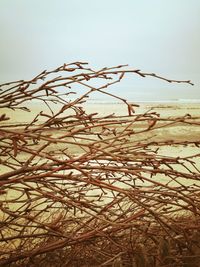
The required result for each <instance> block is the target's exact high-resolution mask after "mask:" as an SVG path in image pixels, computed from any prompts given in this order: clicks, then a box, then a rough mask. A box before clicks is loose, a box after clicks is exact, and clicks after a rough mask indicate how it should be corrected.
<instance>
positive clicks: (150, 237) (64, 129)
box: [0, 62, 200, 267]
mask: <svg viewBox="0 0 200 267" xmlns="http://www.w3.org/2000/svg"><path fill="white" fill-rule="evenodd" d="M128 73H131V74H134V75H138V76H141V77H148V76H150V77H154V78H157V79H161V80H164V81H167V82H173V83H186V84H191V85H192V83H191V81H178V80H170V79H166V78H164V77H161V76H158V75H156V74H154V73H144V72H142V71H140V70H138V69H136V70H135V69H129V68H128V67H127V66H122V65H121V66H117V67H111V68H103V69H100V70H98V71H96V70H93V69H91V68H89V67H88V66H87V64H86V63H84V62H74V63H71V64H64V65H63V66H61V67H59V68H56V69H55V70H52V71H43V72H42V73H40V74H39V75H37V76H36V77H34V78H33V79H32V80H29V81H23V80H20V81H16V82H11V83H6V84H3V85H1V86H0V90H1V91H0V108H1V110H2V111H3V113H2V115H0V123H1V127H0V166H1V172H0V186H1V190H0V194H1V196H0V221H1V222H0V242H1V244H0V246H1V252H0V264H1V266H16V265H13V264H18V265H19V266H22V265H21V264H27V266H38V265H37V264H38V261H39V262H40V265H41V266H43V265H42V264H43V261H45V260H47V258H48V257H49V258H48V259H50V258H51V255H53V257H54V259H55V257H59V258H61V257H65V265H63V266H122V265H119V264H122V263H123V266H138V267H139V266H167V264H171V265H170V266H179V265H180V264H182V262H183V261H184V262H185V261H187V260H188V258H189V259H192V262H193V264H194V261H195V260H196V258H198V257H197V256H196V255H197V254H198V253H199V249H198V245H199V243H198V242H199V241H200V240H199V239H198V241H196V239H195V238H196V237H197V236H198V235H199V214H200V208H199V207H200V206H199V178H200V171H199V166H198V161H199V155H200V153H199V145H200V140H199V139H198V140H196V139H195V140H192V139H190V140H188V139H185V140H182V139H181V140H179V139H176V140H170V139H168V138H166V137H165V138H161V137H159V136H160V133H163V132H164V131H167V130H168V129H169V128H170V127H171V128H172V129H174V128H173V127H177V126H179V127H192V129H193V130H195V131H198V129H199V124H200V121H199V118H197V117H192V116H190V115H188V114H187V115H185V116H182V117H170V118H163V117H160V114H158V113H156V112H155V111H153V110H150V111H147V112H146V111H145V112H144V113H137V112H136V110H137V107H138V105H135V104H132V103H129V102H128V101H127V100H126V99H124V98H121V97H119V96H115V95H113V94H111V93H110V92H109V90H108V88H109V87H110V86H111V85H114V84H116V83H118V82H120V81H121V80H122V79H124V78H125V76H126V74H128ZM93 93H100V94H105V95H108V96H109V97H112V98H114V99H115V100H117V101H120V102H122V103H123V104H124V106H125V107H126V110H125V111H124V114H121V115H116V114H106V115H104V114H103V115H101V114H99V113H98V111H97V112H96V110H95V111H94V112H92V113H91V112H88V110H87V105H86V104H87V99H89V98H90V97H91V96H92V94H93ZM32 103H37V105H38V106H39V107H40V108H41V110H40V112H39V113H38V114H37V115H36V116H35V117H34V118H33V119H32V120H31V121H28V122H13V120H12V118H9V116H8V115H7V113H8V110H10V109H11V110H14V111H15V112H17V111H21V113H20V114H23V112H31V109H32ZM45 109H47V111H45ZM21 116H23V115H21ZM169 147H172V148H173V147H179V148H181V149H182V150H183V149H184V148H188V147H190V148H192V149H193V151H194V152H193V153H192V154H191V153H190V154H189V155H185V154H184V153H183V155H179V156H177V155H175V156H170V155H168V154H167V153H166V154H163V151H164V148H165V149H166V148H169ZM180 216H182V217H181V219H180ZM188 218H189V219H188ZM188 220H189V223H188ZM194 231H195V233H196V236H195V238H194ZM156 235H157V237H156ZM197 243H198V245H197ZM164 250H165V251H164ZM62 255H64V256H62ZM174 258H176V259H175V260H174ZM50 262H51V260H49V261H48V263H49V265H47V266H51V265H50ZM31 264H32V265H31ZM34 264H35V265H34ZM117 264H118V265H117ZM131 264H132V265H131ZM133 264H135V265H133ZM141 264H143V265H141ZM144 264H146V265H144ZM147 264H149V265H147ZM159 264H160V265H159ZM164 264H165V265H164ZM173 264H176V265H173ZM178 264H179V265H178ZM45 266H46V265H45ZM54 266H56V263H55V260H54ZM58 266H60V265H58ZM168 266H169V265H168ZM180 266H181V265H180ZM193 266H194V265H193Z"/></svg>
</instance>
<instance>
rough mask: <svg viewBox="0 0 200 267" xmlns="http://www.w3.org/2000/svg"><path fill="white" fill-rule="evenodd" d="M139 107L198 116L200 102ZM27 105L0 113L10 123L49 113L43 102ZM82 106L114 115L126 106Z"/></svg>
mask: <svg viewBox="0 0 200 267" xmlns="http://www.w3.org/2000/svg"><path fill="white" fill-rule="evenodd" d="M136 104H139V105H140V107H138V108H135V111H136V113H144V112H146V111H148V110H153V111H156V112H158V113H159V114H160V115H161V116H162V117H178V116H183V115H185V114H190V115H192V116H200V103H181V102H180V103H179V102H177V103H176V102H172V103H170V102H169V103H153V102H152V103H151V102H149V103H136ZM26 106H27V107H30V108H31V112H25V111H21V110H15V111H13V110H9V109H2V110H1V113H5V114H6V115H7V116H8V117H10V122H11V123H23V122H27V121H31V120H33V118H34V117H35V116H36V115H37V114H38V113H39V112H40V111H42V110H43V111H44V112H45V113H49V109H48V107H47V106H46V105H45V104H43V103H31V104H27V105H26ZM84 108H85V109H86V111H87V112H88V113H96V112H97V113H99V114H100V115H108V114H112V113H115V114H116V115H127V114H128V110H127V106H126V105H125V104H122V103H119V104H117V103H86V104H84ZM59 109H60V106H59V105H54V110H55V111H58V110H59Z"/></svg>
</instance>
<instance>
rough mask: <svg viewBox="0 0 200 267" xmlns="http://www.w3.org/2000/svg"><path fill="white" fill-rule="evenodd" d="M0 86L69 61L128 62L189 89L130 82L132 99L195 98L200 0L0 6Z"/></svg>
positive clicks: (122, 90)
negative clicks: (182, 81)
mask: <svg viewBox="0 0 200 267" xmlns="http://www.w3.org/2000/svg"><path fill="white" fill-rule="evenodd" d="M0 33H1V37H0V38H1V39H0V82H7V81H12V80H18V79H30V78H31V77H33V76H35V75H36V74H38V73H39V72H40V71H42V70H44V69H50V68H54V67H57V66H59V65H62V64H63V63H65V62H66V63H69V62H72V61H87V62H89V63H90V65H91V67H96V68H97V67H99V68H102V67H105V66H107V67H109V66H113V65H119V64H129V65H130V66H131V67H133V68H139V69H141V70H143V71H145V72H155V73H157V74H160V75H163V76H166V77H168V78H172V79H184V80H188V79H191V80H192V81H193V82H194V83H195V86H193V87H192V86H189V85H177V84H174V85H171V84H167V83H165V82H161V81H158V80H155V79H153V78H152V79H151V78H145V79H140V78H137V77H134V76H131V77H128V78H127V79H126V80H125V81H124V82H123V83H122V84H121V85H120V86H117V87H116V88H113V89H112V92H116V93H117V94H118V95H124V96H127V97H128V98H130V99H133V100H134V99H136V100H154V99H155V100H158V99H174V98H190V99H200V51H199V50H200V0H137V1H136V0H123V1H121V0H101V1H97V0H0Z"/></svg>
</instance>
